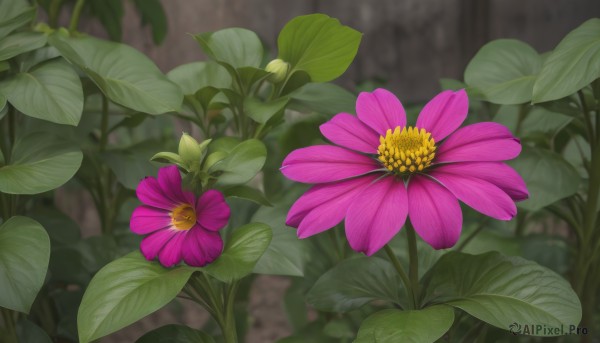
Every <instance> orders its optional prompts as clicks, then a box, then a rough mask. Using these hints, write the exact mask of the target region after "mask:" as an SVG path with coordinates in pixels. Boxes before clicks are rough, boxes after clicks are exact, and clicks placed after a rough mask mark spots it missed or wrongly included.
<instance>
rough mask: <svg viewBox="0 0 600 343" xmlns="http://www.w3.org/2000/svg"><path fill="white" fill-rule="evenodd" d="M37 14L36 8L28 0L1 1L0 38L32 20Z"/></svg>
mask: <svg viewBox="0 0 600 343" xmlns="http://www.w3.org/2000/svg"><path fill="white" fill-rule="evenodd" d="M35 15H36V8H35V7H34V6H29V2H27V1H26V0H11V1H2V2H0V38H3V37H5V36H6V35H8V34H9V33H11V32H12V31H14V30H15V29H18V28H19V27H21V26H24V25H25V24H27V23H29V22H31V21H32V20H33V18H34V17H35Z"/></svg>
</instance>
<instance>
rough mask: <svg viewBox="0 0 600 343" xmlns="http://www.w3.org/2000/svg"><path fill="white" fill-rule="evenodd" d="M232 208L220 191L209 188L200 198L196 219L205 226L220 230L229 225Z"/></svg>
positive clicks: (209, 228)
mask: <svg viewBox="0 0 600 343" xmlns="http://www.w3.org/2000/svg"><path fill="white" fill-rule="evenodd" d="M230 214H231V210H230V209H229V205H227V203H226V202H225V197H224V196H223V194H222V193H221V192H219V191H216V190H214V189H211V190H208V191H206V192H204V194H202V196H201V197H200V199H198V205H196V219H197V221H198V224H200V225H202V227H203V228H205V229H207V230H211V231H218V230H220V229H222V228H223V227H225V225H227V222H228V221H229V216H230Z"/></svg>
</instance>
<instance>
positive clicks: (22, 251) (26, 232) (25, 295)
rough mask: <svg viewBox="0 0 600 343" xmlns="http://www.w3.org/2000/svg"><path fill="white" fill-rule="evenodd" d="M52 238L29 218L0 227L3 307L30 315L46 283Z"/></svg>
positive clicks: (21, 218) (0, 271) (0, 281)
mask: <svg viewBox="0 0 600 343" xmlns="http://www.w3.org/2000/svg"><path fill="white" fill-rule="evenodd" d="M49 258H50V239H49V238H48V234H47V233H46V231H45V230H44V228H43V227H42V226H41V225H40V224H39V223H38V222H36V221H35V220H33V219H30V218H27V217H20V216H17V217H12V218H10V219H8V220H7V221H5V222H4V223H2V225H0V266H2V268H0V289H2V292H0V306H2V307H4V308H7V309H11V310H15V311H19V312H25V313H29V309H30V308H31V304H33V301H34V300H35V297H36V296H37V293H38V292H39V290H40V288H42V285H43V284H44V279H45V278H46V269H47V268H48V260H49Z"/></svg>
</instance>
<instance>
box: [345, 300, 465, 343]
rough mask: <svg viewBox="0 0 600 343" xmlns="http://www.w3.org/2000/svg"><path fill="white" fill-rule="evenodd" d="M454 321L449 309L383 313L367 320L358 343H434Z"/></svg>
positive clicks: (451, 310) (442, 306)
mask: <svg viewBox="0 0 600 343" xmlns="http://www.w3.org/2000/svg"><path fill="white" fill-rule="evenodd" d="M453 322H454V310H453V309H452V308H451V307H449V306H444V305H441V306H432V307H427V308H424V309H422V310H412V311H400V310H383V311H379V312H377V313H375V314H373V315H371V316H370V317H369V318H367V319H365V320H364V321H363V322H362V324H361V325H360V330H359V331H358V336H357V337H356V340H355V341H354V342H355V343H371V342H377V343H396V342H406V343H429V342H431V343H433V342H435V341H437V340H438V339H439V338H441V337H442V336H443V335H444V334H445V333H446V332H447V331H448V330H449V329H450V327H451V326H452V323H453Z"/></svg>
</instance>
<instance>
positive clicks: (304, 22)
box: [277, 14, 362, 82]
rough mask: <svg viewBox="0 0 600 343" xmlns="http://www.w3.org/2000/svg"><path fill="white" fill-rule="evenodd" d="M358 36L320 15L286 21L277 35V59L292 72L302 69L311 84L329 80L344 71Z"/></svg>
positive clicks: (357, 42) (357, 43) (358, 40)
mask: <svg viewBox="0 0 600 343" xmlns="http://www.w3.org/2000/svg"><path fill="white" fill-rule="evenodd" d="M361 36H362V34H361V33H360V32H358V31H356V30H354V29H352V28H350V27H348V26H343V25H341V24H340V22H339V21H338V20H337V19H333V18H331V17H329V16H327V15H324V14H309V15H303V16H299V17H296V18H294V19H292V20H291V21H290V22H288V23H287V24H286V25H285V27H284V28H283V29H282V30H281V32H280V33H279V38H278V39H277V46H278V47H279V56H278V57H279V58H280V59H282V60H284V61H285V62H288V63H290V64H291V66H292V70H304V71H306V72H307V73H308V74H309V75H310V78H311V80H312V81H313V82H326V81H331V80H333V79H335V78H337V77H339V76H340V75H342V74H343V73H344V71H346V69H348V66H350V63H352V60H353V59H354V56H356V52H357V51H358V45H359V44H360V39H361Z"/></svg>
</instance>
